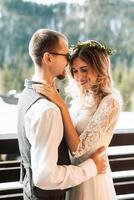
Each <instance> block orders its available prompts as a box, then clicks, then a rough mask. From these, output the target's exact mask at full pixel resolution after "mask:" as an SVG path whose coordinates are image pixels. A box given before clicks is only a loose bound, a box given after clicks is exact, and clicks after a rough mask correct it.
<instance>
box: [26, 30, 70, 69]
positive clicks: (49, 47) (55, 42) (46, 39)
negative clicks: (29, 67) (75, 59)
mask: <svg viewBox="0 0 134 200" xmlns="http://www.w3.org/2000/svg"><path fill="white" fill-rule="evenodd" d="M60 38H63V39H65V40H66V41H68V40H67V38H66V36H65V35H64V34H62V33H60V32H57V31H53V30H50V29H39V30H37V31H36V32H35V33H34V34H33V36H32V38H31V40H30V42H29V55H30V57H31V58H32V60H33V62H34V63H35V64H37V65H39V66H41V62H42V58H43V55H44V53H45V52H56V49H57V48H58V47H59V39H60Z"/></svg>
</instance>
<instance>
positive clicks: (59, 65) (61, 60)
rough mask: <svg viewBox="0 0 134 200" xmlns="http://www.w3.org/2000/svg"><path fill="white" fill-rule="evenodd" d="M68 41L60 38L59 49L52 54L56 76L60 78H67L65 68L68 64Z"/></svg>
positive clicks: (53, 69)
mask: <svg viewBox="0 0 134 200" xmlns="http://www.w3.org/2000/svg"><path fill="white" fill-rule="evenodd" d="M68 51H69V48H68V42H67V41H66V40H65V39H63V38H60V39H59V45H58V47H57V50H56V51H55V52H53V53H52V54H51V55H52V56H53V66H52V68H51V70H52V73H53V75H54V77H57V78H58V79H63V78H65V68H66V66H67V65H68Z"/></svg>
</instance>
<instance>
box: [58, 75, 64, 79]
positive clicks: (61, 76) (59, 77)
mask: <svg viewBox="0 0 134 200" xmlns="http://www.w3.org/2000/svg"><path fill="white" fill-rule="evenodd" d="M57 78H58V79H59V80H63V79H64V78H65V75H63V74H62V75H59V76H57Z"/></svg>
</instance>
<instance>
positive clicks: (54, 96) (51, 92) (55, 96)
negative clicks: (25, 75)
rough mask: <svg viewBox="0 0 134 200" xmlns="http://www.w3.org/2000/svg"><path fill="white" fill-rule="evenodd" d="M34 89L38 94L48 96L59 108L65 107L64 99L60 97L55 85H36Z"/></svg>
mask: <svg viewBox="0 0 134 200" xmlns="http://www.w3.org/2000/svg"><path fill="white" fill-rule="evenodd" d="M33 89H34V90H35V91H36V92H38V93H40V94H42V95H44V96H46V97H47V98H48V99H49V100H50V101H52V102H53V103H54V104H56V105H57V106H58V107H60V108H62V107H63V106H64V105H65V103H64V101H63V99H62V98H61V97H60V95H59V93H58V91H57V89H56V88H55V86H54V85H53V86H52V85H50V84H49V83H46V84H34V85H33Z"/></svg>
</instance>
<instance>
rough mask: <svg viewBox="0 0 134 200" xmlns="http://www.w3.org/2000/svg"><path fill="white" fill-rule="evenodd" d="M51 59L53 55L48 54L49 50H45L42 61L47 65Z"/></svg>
mask: <svg viewBox="0 0 134 200" xmlns="http://www.w3.org/2000/svg"><path fill="white" fill-rule="evenodd" d="M52 60H53V56H52V54H50V53H49V52H45V53H44V55H43V62H44V63H45V64H47V65H49V64H50V63H51V62H52Z"/></svg>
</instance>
